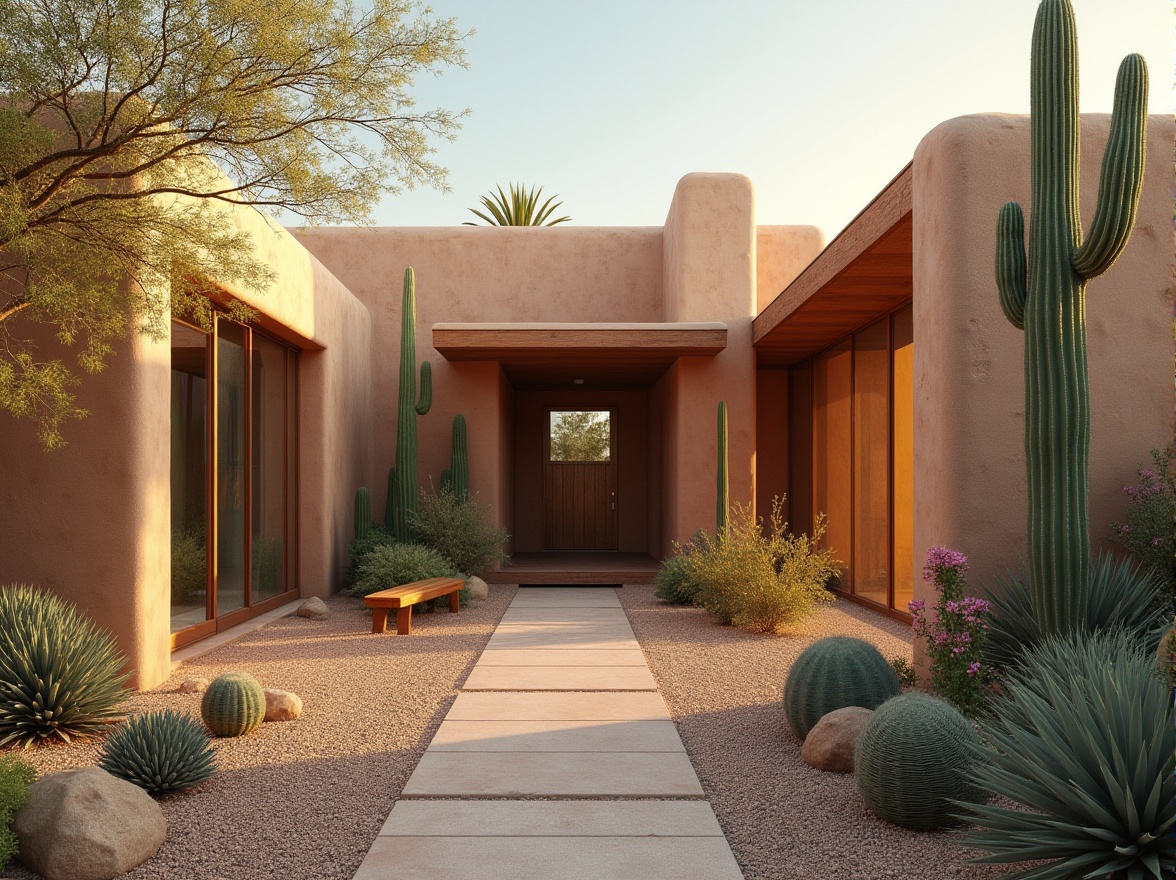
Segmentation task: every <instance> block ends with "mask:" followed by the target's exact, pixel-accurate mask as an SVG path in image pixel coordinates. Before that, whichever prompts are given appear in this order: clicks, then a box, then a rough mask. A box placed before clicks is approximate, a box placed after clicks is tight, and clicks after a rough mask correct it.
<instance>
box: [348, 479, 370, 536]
mask: <svg viewBox="0 0 1176 880" xmlns="http://www.w3.org/2000/svg"><path fill="white" fill-rule="evenodd" d="M371 528H372V493H371V492H369V491H368V490H367V489H366V488H365V487H363V486H360V487H359V488H358V489H356V490H355V517H354V525H353V527H352V532H351V540H352V541H359V540H362V539H363V538H366V537H367V534H368V532H370V531H371Z"/></svg>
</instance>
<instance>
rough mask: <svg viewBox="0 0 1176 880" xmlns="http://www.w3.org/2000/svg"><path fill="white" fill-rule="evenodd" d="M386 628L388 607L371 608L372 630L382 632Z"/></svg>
mask: <svg viewBox="0 0 1176 880" xmlns="http://www.w3.org/2000/svg"><path fill="white" fill-rule="evenodd" d="M387 629H388V609H387V608H373V609H372V632H374V633H382V632H384V631H385V630H387Z"/></svg>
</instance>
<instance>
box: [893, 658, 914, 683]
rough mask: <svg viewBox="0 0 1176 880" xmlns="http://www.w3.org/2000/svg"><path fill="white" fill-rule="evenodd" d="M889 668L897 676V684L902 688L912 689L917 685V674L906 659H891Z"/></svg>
mask: <svg viewBox="0 0 1176 880" xmlns="http://www.w3.org/2000/svg"><path fill="white" fill-rule="evenodd" d="M890 668H891V669H893V670H894V674H895V675H896V676H898V683H899V684H900V685H902V686H903V687H904V688H910V687H914V686H915V685H917V684H918V683H919V672H918V670H917V669H915V667H914V666H913V665H911V661H910V660H908V659H907V658H906V657H891V658H890Z"/></svg>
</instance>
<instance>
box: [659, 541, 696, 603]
mask: <svg viewBox="0 0 1176 880" xmlns="http://www.w3.org/2000/svg"><path fill="white" fill-rule="evenodd" d="M653 584H654V586H655V587H656V591H655V592H656V595H657V597H658V598H659V599H662V600H664V601H666V602H670V603H672V604H674V605H694V604H696V602H697V600H698V582H697V581H696V580H695V579H694V572H693V568H692V566H691V564H690V557H689V556H685V555H682V554H681V553H679V554H678V555H676V556H671V557H670V558H669V559H667V560H666V561H665V562H663V563H662V565H661V568H659V569H658V571H657V576H656V577H655V578H654V579H653Z"/></svg>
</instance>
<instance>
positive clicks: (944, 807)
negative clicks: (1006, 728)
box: [853, 691, 981, 831]
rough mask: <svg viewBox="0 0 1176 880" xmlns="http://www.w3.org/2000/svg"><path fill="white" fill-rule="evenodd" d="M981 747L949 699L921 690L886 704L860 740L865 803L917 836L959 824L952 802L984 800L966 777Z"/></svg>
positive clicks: (857, 769) (857, 766)
mask: <svg viewBox="0 0 1176 880" xmlns="http://www.w3.org/2000/svg"><path fill="white" fill-rule="evenodd" d="M979 742H980V738H979V736H977V734H976V731H975V729H974V728H973V727H972V725H971V723H970V722H969V721H968V719H966V718H965V717H964V716H963V715H961V714H960V712H959V710H958V709H956V708H955V707H954V706H952V705H951V704H950V703H948V702H947V701H946V700H941V699H939V698H938V697H932V696H930V695H928V694H923V693H919V692H918V691H910V692H908V693H905V694H902V695H901V696H898V697H895V698H894V699H892V700H887V701H886V702H885V703H883V704H882V705H881V706H879V707H878V708H877V710H875V712H874V717H873V718H871V719H870V721H869V723H868V724H867V725H866V727H865V729H864V730H863V731H862V733H861V736H860V737H858V741H857V750H856V752H855V753H854V768H853V770H854V773H855V774H856V776H857V783H858V791H859V792H861V795H862V800H864V801H865V802H866V806H867V807H869V808H870V809H871V810H872V811H873V813H874V815H876V816H877V817H878V818H879V819H884V820H886V821H887V822H892V823H894V824H895V825H901V826H903V827H904V828H913V829H914V830H916V831H933V830H935V829H937V828H943V827H945V826H948V825H956V824H959V820H958V819H957V818H956V817H955V816H954V815H953V812H954V811H955V807H954V802H956V801H959V800H970V801H978V800H980V798H981V791H980V789H978V788H977V787H976V786H974V785H973V784H972V782H971V781H970V777H969V775H968V774H969V770H970V768H971V767H972V765H973V764H974V763H975V761H976V755H975V751H974V750H975V748H976V747H977V746H978V745H979Z"/></svg>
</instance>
